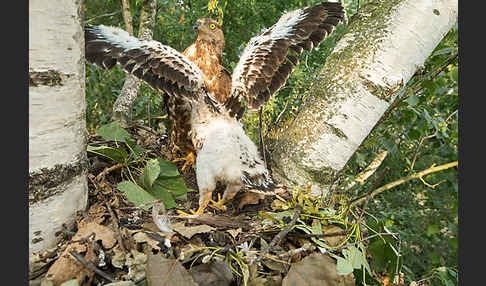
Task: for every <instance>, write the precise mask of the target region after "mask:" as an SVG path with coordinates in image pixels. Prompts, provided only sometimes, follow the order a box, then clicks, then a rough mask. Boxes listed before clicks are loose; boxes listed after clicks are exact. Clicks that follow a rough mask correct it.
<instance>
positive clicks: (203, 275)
mask: <svg viewBox="0 0 486 286" xmlns="http://www.w3.org/2000/svg"><path fill="white" fill-rule="evenodd" d="M189 273H190V274H191V276H192V278H193V279H194V282H196V283H197V284H198V285H199V286H212V285H214V286H228V285H230V284H231V282H232V281H233V273H232V272H231V269H230V267H229V265H228V262H226V261H211V262H210V263H206V264H199V265H197V266H195V267H192V269H191V270H190V271H189Z"/></svg>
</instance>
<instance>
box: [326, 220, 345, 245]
mask: <svg viewBox="0 0 486 286" xmlns="http://www.w3.org/2000/svg"><path fill="white" fill-rule="evenodd" d="M343 231H344V229H342V228H340V227H338V226H335V225H324V226H322V233H335V232H343ZM324 239H325V240H326V241H327V243H328V244H329V245H330V246H332V247H336V246H338V245H339V244H340V243H342V242H343V240H344V239H346V235H336V236H326V237H324Z"/></svg>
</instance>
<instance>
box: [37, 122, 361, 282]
mask: <svg viewBox="0 0 486 286" xmlns="http://www.w3.org/2000/svg"><path fill="white" fill-rule="evenodd" d="M110 132H112V133H113V134H110ZM154 132H155V131H154ZM100 133H101V134H99V135H93V136H91V137H90V140H89V144H90V145H92V147H91V150H95V151H97V152H89V153H88V157H89V159H90V160H89V161H90V162H93V163H96V164H97V165H98V166H103V167H101V168H99V167H98V168H94V167H91V166H90V174H89V175H88V176H89V178H90V183H89V192H90V193H89V203H88V208H87V210H86V211H84V212H81V213H79V214H78V217H77V220H76V224H75V226H74V229H75V230H76V231H75V232H69V231H65V232H64V233H63V234H64V235H63V236H62V239H60V242H59V243H58V246H57V248H56V249H55V250H52V249H51V250H49V251H50V255H49V257H47V255H46V253H40V254H34V256H33V257H35V259H33V260H32V261H31V263H30V267H29V277H30V278H31V280H33V279H34V278H37V279H42V281H44V283H47V281H49V283H51V284H52V285H53V286H58V285H61V284H62V283H65V282H68V281H70V282H69V283H74V282H71V281H73V279H74V280H75V281H77V283H78V284H79V286H88V285H113V286H121V285H146V286H155V285H157V286H158V285H190V286H197V285H200V286H205V285H216V286H229V285H249V286H273V285H339V286H350V285H355V283H354V278H353V271H354V270H355V269H365V270H364V271H370V270H369V266H368V264H367V261H366V252H365V251H366V249H365V247H364V246H363V245H362V243H361V244H360V245H358V246H355V244H354V242H355V241H356V240H350V238H351V234H353V233H354V234H355V231H356V230H355V229H353V224H350V223H346V221H347V220H344V219H343V218H344V217H346V215H348V214H345V212H346V210H349V209H346V205H345V203H343V201H342V198H340V197H332V198H330V200H329V201H327V202H326V205H328V207H321V202H320V198H313V197H311V196H309V195H308V191H309V189H310V188H308V189H306V188H304V189H289V190H287V189H286V188H285V191H284V192H280V193H278V194H277V195H271V196H262V195H260V194H257V193H251V192H246V193H245V192H240V193H239V194H238V195H237V196H236V197H235V199H234V200H232V201H231V202H229V203H227V206H228V210H227V211H226V212H223V211H220V210H214V209H211V208H206V210H205V212H204V214H202V215H189V216H181V215H178V213H177V212H176V210H177V209H182V210H184V211H187V210H188V209H195V208H197V207H198V196H197V192H193V191H194V190H197V183H196V182H195V173H194V170H193V169H190V168H189V169H187V170H185V171H184V172H182V173H180V172H179V171H178V170H179V168H180V167H181V166H180V165H182V163H181V164H179V165H175V164H173V163H172V162H170V161H166V159H167V160H168V159H171V156H170V155H169V152H168V151H167V148H166V147H165V144H164V143H163V142H162V143H160V142H155V141H154V140H156V139H157V138H156V136H153V139H151V140H148V139H147V138H144V139H141V138H137V136H138V135H137V134H139V133H143V132H136V131H133V130H132V131H131V132H130V133H131V134H129V135H127V133H125V132H122V131H120V130H119V129H118V127H117V126H116V125H111V126H109V128H105V129H103V130H102V132H100ZM143 134H145V135H147V134H151V133H150V132H145V133H143ZM101 135H103V136H105V137H102V138H100V136H101ZM106 138H108V139H110V138H115V139H117V140H118V141H117V142H108V143H107V142H106V140H107V139H106ZM103 139H106V140H105V141H104V140H103ZM96 142H103V143H104V144H105V145H102V146H106V147H109V148H112V149H113V148H114V149H116V148H122V147H123V146H124V147H123V150H124V151H125V152H123V151H120V150H118V151H119V152H117V153H116V154H117V155H116V156H117V157H115V158H113V159H109V158H107V154H109V152H105V153H103V154H100V152H101V151H99V150H105V149H106V150H109V149H108V148H98V147H100V146H97V143H96ZM133 142H138V143H139V142H144V143H143V144H144V146H138V145H137V148H134V146H135V145H133V144H134V143H133ZM106 144H108V145H106ZM123 144H125V145H123ZM94 147H96V148H94ZM135 149H136V150H138V151H136V152H135V151H134V150H135ZM110 150H111V149H110ZM144 150H145V151H144ZM119 154H126V156H128V157H126V158H120V157H119ZM135 157H136V158H137V159H134V158H135ZM94 158H96V159H94ZM153 158H157V159H153ZM164 158H166V159H164ZM130 160H132V161H130ZM137 160H138V161H137ZM100 162H101V163H100ZM119 162H125V163H124V165H123V166H122V167H121V168H112V169H110V167H112V166H114V165H115V164H119ZM101 173H103V174H102V176H99V174H101ZM137 178H139V179H137ZM120 184H121V185H120ZM117 186H118V187H117ZM120 186H122V187H121V188H120ZM127 186H128V187H127ZM132 186H133V187H132ZM135 186H136V187H135ZM157 188H158V189H157ZM222 190H224V186H219V185H218V187H217V190H216V192H215V193H217V192H221V191H222ZM136 191H137V192H138V193H137V192H136ZM107 205H108V206H109V207H108V208H107ZM336 205H340V206H341V207H339V208H336V207H335V206H336ZM296 206H298V207H299V208H300V209H301V210H302V212H299V213H298V215H296V212H295V209H296ZM363 221H364V220H363ZM327 234H330V235H329V236H328V237H326V235H327ZM73 251H75V252H76V253H78V254H79V255H80V256H81V257H82V258H84V262H80V261H79V260H78V259H76V258H75V257H74V256H73V255H72V252H73ZM39 277H40V278H39ZM125 280H126V281H125ZM130 283H131V284H130ZM46 285H47V284H46Z"/></svg>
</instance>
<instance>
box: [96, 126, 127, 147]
mask: <svg viewBox="0 0 486 286" xmlns="http://www.w3.org/2000/svg"><path fill="white" fill-rule="evenodd" d="M96 134H98V135H100V136H101V137H103V138H104V139H105V140H109V141H117V142H127V140H128V139H130V137H131V135H130V133H128V132H127V131H126V130H125V129H123V127H122V126H121V125H120V123H119V122H117V121H113V122H112V123H109V124H106V125H103V126H101V127H100V128H98V129H97V130H96Z"/></svg>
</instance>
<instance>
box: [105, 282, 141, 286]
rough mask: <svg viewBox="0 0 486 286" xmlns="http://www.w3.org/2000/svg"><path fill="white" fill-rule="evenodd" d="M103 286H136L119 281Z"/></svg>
mask: <svg viewBox="0 0 486 286" xmlns="http://www.w3.org/2000/svg"><path fill="white" fill-rule="evenodd" d="M104 286H137V285H135V283H133V282H132V281H120V282H113V283H108V284H105V285H104Z"/></svg>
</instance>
